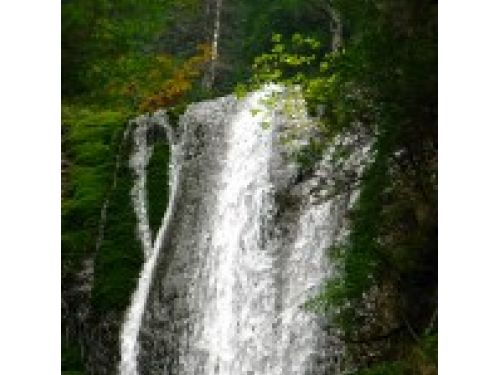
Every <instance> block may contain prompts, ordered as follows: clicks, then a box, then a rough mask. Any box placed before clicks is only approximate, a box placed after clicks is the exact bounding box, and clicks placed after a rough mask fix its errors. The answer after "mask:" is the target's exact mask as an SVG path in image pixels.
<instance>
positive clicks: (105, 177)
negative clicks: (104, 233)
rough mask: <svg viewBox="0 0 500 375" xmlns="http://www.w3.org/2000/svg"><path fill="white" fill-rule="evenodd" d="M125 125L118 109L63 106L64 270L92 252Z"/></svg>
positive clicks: (74, 265)
mask: <svg viewBox="0 0 500 375" xmlns="http://www.w3.org/2000/svg"><path fill="white" fill-rule="evenodd" d="M125 123H126V115H125V114H124V113H122V112H118V111H104V110H99V109H91V108H83V107H80V106H70V105H63V108H62V124H63V129H62V130H63V132H62V158H63V160H64V161H65V163H66V165H67V167H66V169H65V178H64V179H63V195H62V212H61V217H62V236H61V248H62V261H63V273H68V272H73V271H75V270H77V269H78V267H79V264H80V262H81V260H82V259H83V257H84V256H85V255H88V254H90V253H91V252H92V251H94V248H95V240H96V235H97V229H98V225H99V220H100V211H101V207H102V205H103V203H104V200H105V197H106V194H107V193H108V191H109V188H110V185H111V182H112V175H113V169H114V156H115V153H116V149H117V147H118V143H119V140H120V136H121V134H122V132H123V129H124V125H125Z"/></svg>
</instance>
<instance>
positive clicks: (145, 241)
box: [130, 116, 153, 259]
mask: <svg viewBox="0 0 500 375" xmlns="http://www.w3.org/2000/svg"><path fill="white" fill-rule="evenodd" d="M136 124H137V126H136V128H135V129H134V132H133V141H134V147H133V150H132V155H131V156H130V167H131V168H132V170H133V171H134V175H135V179H134V184H133V186H132V192H131V194H132V203H133V206H134V211H135V215H136V217H137V231H138V234H139V238H140V239H141V242H142V249H143V251H144V258H145V259H148V258H149V257H150V256H151V253H152V251H153V243H152V239H151V229H150V227H149V217H148V199H147V189H146V168H147V166H148V163H149V159H150V158H151V154H152V153H153V146H148V137H147V133H148V125H149V119H148V116H141V117H139V118H138V119H137V120H136Z"/></svg>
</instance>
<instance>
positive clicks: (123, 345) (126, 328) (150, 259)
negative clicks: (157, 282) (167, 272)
mask: <svg viewBox="0 0 500 375" xmlns="http://www.w3.org/2000/svg"><path fill="white" fill-rule="evenodd" d="M145 123H146V121H145ZM159 123H160V125H161V124H162V122H161V121H159ZM141 125H142V124H140V123H139V124H138V127H137V129H136V133H135V134H134V135H135V137H136V138H135V139H134V143H135V148H134V153H133V154H132V157H131V166H132V167H133V168H134V169H135V171H136V173H137V177H136V181H135V183H134V187H133V191H132V197H133V203H134V210H135V212H136V216H137V219H138V229H139V233H140V237H141V240H142V242H143V249H144V252H145V263H144V266H143V269H142V271H141V274H140V277H139V281H138V285H137V288H136V290H135V291H134V294H133V295H132V302H131V305H130V307H129V309H128V311H127V313H126V317H125V321H124V324H123V326H122V330H121V333H120V354H121V356H120V364H119V373H120V374H121V375H136V374H138V371H137V355H138V352H139V345H138V344H139V343H138V335H139V329H140V326H141V320H142V316H143V315H144V309H145V305H146V301H147V297H148V294H149V290H150V286H151V281H152V278H153V271H154V267H155V264H156V261H157V259H158V255H159V253H160V248H161V245H162V242H163V237H164V234H165V231H166V229H167V226H168V223H169V222H170V217H171V215H172V210H173V202H174V199H175V196H176V192H177V182H178V176H179V169H180V166H179V164H178V163H177V161H178V160H179V157H180V156H179V153H180V152H181V151H182V147H181V145H175V144H174V143H173V142H172V140H170V141H171V142H170V149H171V156H172V157H171V164H170V166H169V169H170V172H169V176H170V180H169V190H170V192H169V202H168V206H167V210H166V212H165V215H164V217H163V220H162V223H161V226H160V228H159V230H158V234H157V235H156V238H155V240H154V243H153V245H151V240H150V238H151V234H150V233H151V230H150V228H149V224H148V221H147V217H148V215H147V201H146V191H145V190H146V172H145V169H146V166H147V161H148V160H149V156H150V152H151V151H150V150H148V146H147V142H146V135H147V132H146V129H144V128H142V129H141ZM144 126H146V125H144ZM148 155H149V156H148ZM141 190H142V191H141ZM148 236H149V237H148Z"/></svg>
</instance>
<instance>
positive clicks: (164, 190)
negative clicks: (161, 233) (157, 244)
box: [147, 141, 170, 237]
mask: <svg viewBox="0 0 500 375" xmlns="http://www.w3.org/2000/svg"><path fill="white" fill-rule="evenodd" d="M169 160H170V149H169V146H168V144H167V142H165V141H159V142H157V143H156V144H155V145H154V149H153V155H151V159H150V161H149V164H148V170H147V188H148V212H149V224H150V227H151V233H152V234H153V237H154V236H155V235H156V233H157V231H158V229H159V228H160V225H161V221H162V219H163V215H164V213H165V210H166V208H167V204H168V165H169Z"/></svg>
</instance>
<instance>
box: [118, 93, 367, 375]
mask: <svg viewBox="0 0 500 375" xmlns="http://www.w3.org/2000/svg"><path fill="white" fill-rule="evenodd" d="M285 91H286V90H284V89H283V88H282V87H280V86H275V85H268V86H265V87H264V88H263V89H261V90H259V91H256V92H253V93H251V94H249V95H248V96H247V97H246V98H244V99H241V100H238V99H236V98H235V97H234V96H228V97H224V98H219V99H215V100H212V101H206V102H201V103H196V104H192V105H191V106H189V107H188V109H187V111H186V113H185V114H184V115H183V116H182V117H181V119H180V121H179V122H180V125H179V130H178V131H179V132H180V133H181V134H182V142H179V144H178V145H175V144H173V142H171V145H172V154H173V156H174V157H173V158H172V165H171V167H170V168H171V173H170V176H171V178H172V180H171V184H170V190H171V194H170V198H169V199H170V202H169V205H168V208H167V212H166V213H165V217H164V220H163V224H162V226H161V228H160V230H159V233H158V236H157V238H156V240H155V241H154V245H153V247H152V251H151V254H150V255H149V256H146V261H145V264H144V269H143V271H142V273H141V276H140V279H139V282H138V287H137V290H136V291H135V293H134V295H133V298H132V304H131V306H130V308H129V310H128V312H127V316H126V320H125V323H124V326H123V329H122V334H121V363H120V374H121V375H135V374H139V373H141V374H143V375H149V374H151V375H160V374H173V375H250V374H251V375H284V374H290V375H310V374H341V373H342V371H341V367H342V366H343V365H342V366H341V360H342V356H343V351H344V346H343V344H342V342H341V339H340V337H341V335H340V332H339V331H338V328H336V327H332V325H331V324H330V323H331V322H330V321H329V320H328V319H327V317H326V316H323V315H321V314H319V313H316V312H314V311H311V310H308V309H306V308H305V307H304V305H305V303H306V302H307V301H309V300H310V298H311V297H314V296H315V295H316V294H317V293H318V291H319V289H320V287H321V286H322V283H323V282H324V281H325V279H326V278H327V277H332V276H335V273H336V272H337V270H336V268H335V266H334V265H332V264H331V262H329V261H328V260H327V255H326V254H327V251H328V249H329V248H330V247H331V245H332V244H333V243H335V242H336V241H337V240H338V239H340V238H342V237H343V236H345V233H346V225H347V224H346V219H345V217H346V215H345V212H346V209H347V207H348V206H349V204H352V202H353V194H352V191H351V192H347V193H344V194H340V195H339V194H337V195H332V194H330V193H329V192H325V191H323V190H322V189H324V186H325V185H327V186H328V185H334V184H335V179H336V178H337V177H336V171H337V170H340V169H341V168H340V166H339V165H338V163H334V162H333V161H332V159H331V156H332V152H333V151H332V150H333V149H334V148H335V147H338V145H332V148H331V149H329V150H327V152H326V153H325V156H324V158H323V160H322V161H320V162H319V163H317V165H316V166H315V167H314V168H313V171H312V173H311V174H310V175H308V176H306V177H300V176H299V174H300V173H299V172H300V168H299V166H298V165H297V164H296V163H295V162H294V161H293V159H292V157H291V155H292V154H293V152H294V151H296V150H297V148H300V147H303V146H304V145H305V144H307V140H308V138H309V137H311V136H313V135H314V131H315V130H314V129H315V126H314V123H313V122H312V120H311V119H310V118H309V117H308V115H307V111H306V109H305V102H304V100H303V98H302V97H301V96H300V95H297V93H295V94H293V93H292V94H293V95H290V96H289V97H288V99H283V95H284V94H285ZM269 99H271V100H269ZM270 102H273V103H275V105H274V107H272V108H271V106H270V105H269V103H270ZM284 108H288V110H284ZM289 108H293V109H294V110H293V111H292V113H290V111H289ZM140 123H141V122H140V121H138V124H139V125H140ZM169 130H171V129H169ZM291 132H293V137H291V138H290V137H289V134H288V133H291ZM135 134H136V135H137V136H138V137H139V138H140V137H146V135H144V134H146V132H141V131H140V130H139V128H137V129H136V132H135ZM141 134H143V135H141ZM141 139H142V138H140V139H139V140H138V141H136V148H135V149H134V157H133V160H135V164H134V163H132V165H133V166H135V167H138V169H136V172H137V173H136V177H137V180H136V185H134V186H136V187H137V190H134V193H133V196H134V204H135V206H136V213H137V217H138V227H139V228H141V227H143V228H146V229H148V230H149V228H148V225H147V223H146V221H145V220H143V219H141V215H142V214H144V211H143V210H145V209H146V207H147V204H146V203H147V202H146V201H145V200H146V199H147V197H146V195H145V194H143V193H141V192H140V190H141V189H144V188H145V187H144V184H143V183H142V182H141V181H142V180H141V179H144V180H145V177H144V173H143V172H144V171H145V167H144V166H145V165H146V164H147V155H148V150H147V141H146V139H145V138H143V140H141ZM283 139H288V141H286V142H283ZM346 139H347V140H349V139H351V138H349V137H347V138H345V137H344V138H341V139H340V143H342V142H344V141H345V140H346ZM353 139H354V138H353ZM363 150H365V149H363ZM134 158H135V159H134ZM351 159H352V158H351ZM351 159H349V160H351ZM358 159H359V157H358ZM358 159H356V158H355V159H353V160H354V161H353V160H351V161H350V163H351V164H353V165H349V168H350V169H352V170H353V172H354V174H359V173H358V172H359V170H358V169H359V168H357V167H356V166H355V165H354V164H356V162H357V161H359V160H358ZM348 164H349V163H348ZM181 170H182V173H181V172H180V171H181ZM325 181H326V182H327V183H326V184H325ZM174 197H175V199H176V201H177V202H178V204H175V205H174ZM146 217H147V215H146ZM141 220H142V221H141ZM167 228H168V229H167ZM139 232H140V233H141V231H140V230H139ZM142 233H147V231H142ZM144 238H146V237H144ZM143 242H144V244H145V248H146V247H147V241H145V240H144V241H143ZM146 255H147V251H146Z"/></svg>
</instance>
